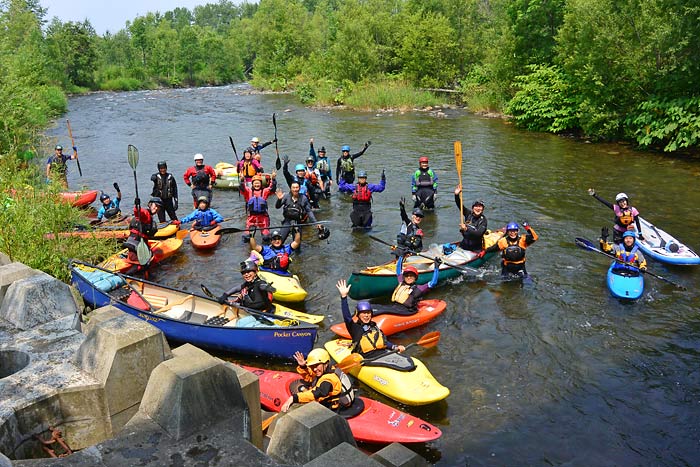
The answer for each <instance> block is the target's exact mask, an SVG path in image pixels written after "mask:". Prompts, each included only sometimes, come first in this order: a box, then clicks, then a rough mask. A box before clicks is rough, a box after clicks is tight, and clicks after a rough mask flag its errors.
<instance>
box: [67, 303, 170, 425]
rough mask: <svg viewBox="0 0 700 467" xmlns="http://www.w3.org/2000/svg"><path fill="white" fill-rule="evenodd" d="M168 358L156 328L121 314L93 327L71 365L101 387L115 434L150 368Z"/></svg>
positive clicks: (130, 411) (134, 403)
mask: <svg viewBox="0 0 700 467" xmlns="http://www.w3.org/2000/svg"><path fill="white" fill-rule="evenodd" d="M170 357H171V353H170V348H169V347H168V345H167V343H165V340H164V338H163V335H162V333H161V332H160V331H159V330H158V329H156V328H155V327H153V326H151V325H149V324H148V323H147V322H145V321H143V320H140V319H138V318H134V317H133V316H130V315H128V314H126V313H121V315H120V316H117V317H115V318H112V319H109V320H106V321H102V322H99V323H96V324H95V326H94V327H93V328H92V329H91V331H90V334H88V335H87V337H86V339H85V341H84V342H83V343H82V345H81V346H80V348H79V349H78V352H77V355H76V362H75V363H76V366H77V367H78V368H80V369H81V370H83V371H85V372H86V373H88V374H89V375H91V376H93V377H94V378H96V379H97V380H98V381H100V382H102V384H104V390H105V397H106V400H107V406H108V410H109V415H110V417H111V421H112V430H113V433H117V432H118V431H119V430H120V429H121V428H122V427H123V426H124V424H125V423H126V422H127V421H128V420H129V419H130V418H131V417H132V416H133V415H134V414H135V413H136V412H137V411H138V406H139V403H140V401H141V397H142V396H143V394H144V391H145V390H146V385H147V384H148V379H149V377H150V375H151V372H152V371H153V369H154V368H156V367H157V366H158V365H159V364H160V363H161V362H163V361H164V360H166V359H168V358H170Z"/></svg>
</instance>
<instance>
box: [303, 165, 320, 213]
mask: <svg viewBox="0 0 700 467" xmlns="http://www.w3.org/2000/svg"><path fill="white" fill-rule="evenodd" d="M315 164H316V160H315V159H314V158H313V156H307V157H306V161H305V165H304V169H305V170H306V174H304V176H305V177H306V179H307V180H308V181H309V199H310V200H311V206H312V207H313V206H314V203H315V204H316V208H318V200H320V199H321V198H322V197H323V193H324V191H325V186H324V184H323V180H321V172H320V171H319V170H318V169H317V168H316V167H315Z"/></svg>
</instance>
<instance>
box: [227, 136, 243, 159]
mask: <svg viewBox="0 0 700 467" xmlns="http://www.w3.org/2000/svg"><path fill="white" fill-rule="evenodd" d="M228 140H229V141H230V142H231V147H232V148H233V155H234V156H236V162H238V161H240V159H239V158H238V153H237V152H236V145H235V144H233V138H231V137H230V136H229V137H228Z"/></svg>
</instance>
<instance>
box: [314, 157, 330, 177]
mask: <svg viewBox="0 0 700 467" xmlns="http://www.w3.org/2000/svg"><path fill="white" fill-rule="evenodd" d="M316 168H317V169H318V171H319V172H321V174H324V173H328V172H329V171H330V170H331V166H330V165H329V164H328V159H326V158H325V157H322V158H320V159H319V160H318V162H317V163H316Z"/></svg>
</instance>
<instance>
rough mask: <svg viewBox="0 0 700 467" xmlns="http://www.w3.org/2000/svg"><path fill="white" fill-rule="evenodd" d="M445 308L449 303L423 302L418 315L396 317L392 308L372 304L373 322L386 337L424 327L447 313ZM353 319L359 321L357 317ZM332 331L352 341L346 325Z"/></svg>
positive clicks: (334, 327) (338, 324)
mask: <svg viewBox="0 0 700 467" xmlns="http://www.w3.org/2000/svg"><path fill="white" fill-rule="evenodd" d="M445 307H447V303H445V301H444V300H435V299H431V300H421V301H419V302H418V311H417V312H416V313H414V314H412V315H396V314H391V313H390V311H389V310H390V307H389V306H387V305H377V304H372V308H373V309H374V316H373V317H372V321H374V322H375V323H377V326H379V329H381V330H382V332H383V333H384V334H385V335H387V336H390V335H392V334H396V333H397V332H401V331H405V330H406V329H411V328H415V327H418V326H422V325H423V324H425V323H427V322H428V321H430V320H431V319H433V318H436V317H437V316H438V315H439V314H440V313H442V312H443V311H445ZM353 319H354V320H355V321H357V317H355V318H353ZM331 331H333V332H334V333H336V334H338V335H339V336H341V337H344V338H346V339H350V334H348V330H347V329H346V328H345V323H337V324H334V325H332V326H331Z"/></svg>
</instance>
